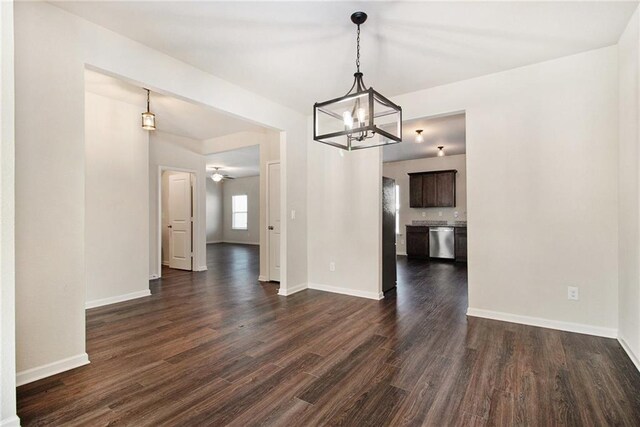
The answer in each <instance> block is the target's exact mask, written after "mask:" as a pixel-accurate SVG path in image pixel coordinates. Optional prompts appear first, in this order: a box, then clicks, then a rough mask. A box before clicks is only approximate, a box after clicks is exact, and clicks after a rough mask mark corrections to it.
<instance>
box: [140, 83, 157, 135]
mask: <svg viewBox="0 0 640 427" xmlns="http://www.w3.org/2000/svg"><path fill="white" fill-rule="evenodd" d="M145 90H146V91H147V111H145V112H144V113H142V129H145V130H156V115H155V114H153V113H152V112H151V111H150V109H149V96H150V92H149V89H145Z"/></svg>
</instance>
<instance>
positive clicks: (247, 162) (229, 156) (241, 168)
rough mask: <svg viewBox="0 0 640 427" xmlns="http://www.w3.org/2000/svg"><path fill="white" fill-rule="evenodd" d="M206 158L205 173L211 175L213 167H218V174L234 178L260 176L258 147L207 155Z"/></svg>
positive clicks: (253, 146)
mask: <svg viewBox="0 0 640 427" xmlns="http://www.w3.org/2000/svg"><path fill="white" fill-rule="evenodd" d="M206 157H207V173H208V174H209V175H210V174H211V173H213V170H212V168H213V167H219V168H220V173H221V174H223V175H229V176H232V177H234V178H242V177H245V176H257V175H260V146H258V145H252V146H250V147H244V148H238V149H236V150H230V151H223V152H220V153H215V154H209V155H208V156H206Z"/></svg>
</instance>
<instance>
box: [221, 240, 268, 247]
mask: <svg viewBox="0 0 640 427" xmlns="http://www.w3.org/2000/svg"><path fill="white" fill-rule="evenodd" d="M220 243H234V244H236V245H254V246H260V242H240V241H238V240H223V241H222V242H220Z"/></svg>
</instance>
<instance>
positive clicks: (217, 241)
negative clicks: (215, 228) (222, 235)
mask: <svg viewBox="0 0 640 427" xmlns="http://www.w3.org/2000/svg"><path fill="white" fill-rule="evenodd" d="M216 243H224V242H223V241H222V240H212V241H210V242H207V245H214V244H216Z"/></svg>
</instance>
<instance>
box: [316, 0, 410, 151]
mask: <svg viewBox="0 0 640 427" xmlns="http://www.w3.org/2000/svg"><path fill="white" fill-rule="evenodd" d="M366 20H367V14H366V13H364V12H355V13H353V14H352V15H351V22H353V23H354V24H356V25H357V27H358V30H357V38H356V72H355V74H354V75H353V77H354V80H353V84H352V85H351V89H349V91H348V92H347V94H346V95H344V96H341V97H339V98H334V99H331V100H329V101H324V102H316V103H315V105H314V107H313V139H314V140H315V141H318V142H322V143H323V144H328V145H331V146H334V147H338V148H342V149H343V150H347V151H352V150H360V149H363V148H370V147H379V146H382V145H389V144H395V143H398V142H400V141H401V140H402V108H401V107H400V106H398V105H396V104H394V103H393V102H391V101H390V100H389V99H387V98H386V97H384V96H383V95H381V94H380V93H379V92H377V91H375V90H374V89H373V88H371V87H369V88H367V87H366V86H365V84H364V81H363V79H362V73H361V72H360V25H362V24H364V23H365V21H366Z"/></svg>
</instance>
